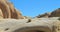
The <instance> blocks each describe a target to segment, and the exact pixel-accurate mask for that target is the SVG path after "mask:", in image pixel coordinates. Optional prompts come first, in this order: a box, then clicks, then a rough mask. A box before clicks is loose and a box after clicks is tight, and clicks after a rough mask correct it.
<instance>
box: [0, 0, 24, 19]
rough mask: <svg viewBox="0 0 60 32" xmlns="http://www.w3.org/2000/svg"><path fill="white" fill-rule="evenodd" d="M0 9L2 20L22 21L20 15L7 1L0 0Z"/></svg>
mask: <svg viewBox="0 0 60 32" xmlns="http://www.w3.org/2000/svg"><path fill="white" fill-rule="evenodd" d="M0 9H1V10H0V12H1V13H2V15H3V16H2V15H1V16H2V18H13V19H24V17H23V16H22V14H21V13H20V12H18V11H17V10H16V9H15V7H14V6H13V4H12V3H10V2H8V1H7V0H0Z"/></svg>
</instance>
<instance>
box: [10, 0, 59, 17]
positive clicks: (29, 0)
mask: <svg viewBox="0 0 60 32" xmlns="http://www.w3.org/2000/svg"><path fill="white" fill-rule="evenodd" d="M11 2H12V3H13V4H14V7H15V8H17V9H18V10H19V11H20V12H21V13H22V15H23V16H30V17H35V16H37V15H39V14H44V13H46V12H52V11H54V10H56V9H57V8H60V0H11Z"/></svg>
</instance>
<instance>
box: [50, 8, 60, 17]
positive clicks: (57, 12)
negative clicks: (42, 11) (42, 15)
mask: <svg viewBox="0 0 60 32" xmlns="http://www.w3.org/2000/svg"><path fill="white" fill-rule="evenodd" d="M50 16H51V17H60V8H58V9H56V10H54V11H53V12H52V13H51V15H50Z"/></svg>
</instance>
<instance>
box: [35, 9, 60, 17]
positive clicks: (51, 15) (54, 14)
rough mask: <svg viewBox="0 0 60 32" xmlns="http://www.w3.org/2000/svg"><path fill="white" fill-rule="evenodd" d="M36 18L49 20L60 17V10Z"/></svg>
mask: <svg viewBox="0 0 60 32" xmlns="http://www.w3.org/2000/svg"><path fill="white" fill-rule="evenodd" d="M36 17H37V18H42V17H45V18H49V17H60V8H58V9H56V10H54V11H53V12H51V13H44V14H42V15H38V16H36Z"/></svg>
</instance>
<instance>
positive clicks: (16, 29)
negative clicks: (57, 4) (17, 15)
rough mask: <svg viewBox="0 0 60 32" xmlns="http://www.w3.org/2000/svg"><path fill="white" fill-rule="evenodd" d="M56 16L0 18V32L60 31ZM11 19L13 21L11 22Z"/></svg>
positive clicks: (59, 23) (59, 22) (59, 21)
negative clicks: (17, 18)
mask: <svg viewBox="0 0 60 32" xmlns="http://www.w3.org/2000/svg"><path fill="white" fill-rule="evenodd" d="M58 19H59V17H58V18H56V17H53V18H36V19H31V21H30V22H29V21H28V20H29V19H19V20H16V19H0V32H60V20H58ZM12 21H13V22H12Z"/></svg>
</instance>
